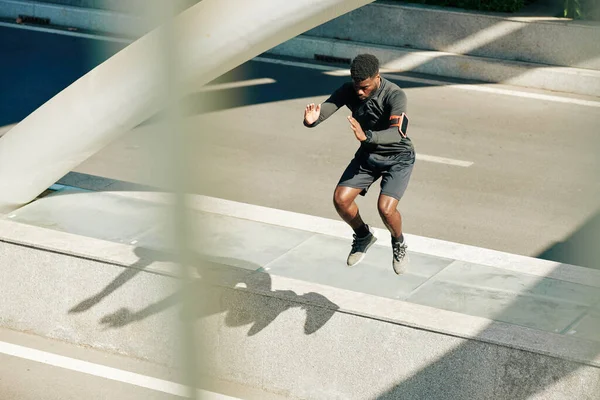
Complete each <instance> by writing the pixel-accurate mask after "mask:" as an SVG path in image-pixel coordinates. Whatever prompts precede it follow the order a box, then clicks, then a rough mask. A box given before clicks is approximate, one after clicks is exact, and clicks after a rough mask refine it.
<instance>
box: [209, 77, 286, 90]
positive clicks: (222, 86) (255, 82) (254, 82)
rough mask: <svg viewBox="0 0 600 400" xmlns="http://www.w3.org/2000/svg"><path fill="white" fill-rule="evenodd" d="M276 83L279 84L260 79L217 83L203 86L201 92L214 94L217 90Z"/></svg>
mask: <svg viewBox="0 0 600 400" xmlns="http://www.w3.org/2000/svg"><path fill="white" fill-rule="evenodd" d="M275 82H277V81H276V80H275V79H271V78H260V79H249V80H246V81H237V82H227V83H217V84H214V85H206V86H203V87H202V88H201V89H200V92H212V91H215V90H224V89H234V88H239V87H246V86H258V85H268V84H270V83H275Z"/></svg>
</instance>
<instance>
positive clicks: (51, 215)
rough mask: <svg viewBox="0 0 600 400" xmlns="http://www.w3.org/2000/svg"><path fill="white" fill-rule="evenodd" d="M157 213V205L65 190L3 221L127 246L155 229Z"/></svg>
mask: <svg viewBox="0 0 600 400" xmlns="http://www.w3.org/2000/svg"><path fill="white" fill-rule="evenodd" d="M159 213H160V207H159V206H158V205H156V204H153V203H149V202H145V201H142V200H136V199H127V198H123V197H119V196H111V195H109V194H105V193H101V192H88V191H83V190H77V189H72V188H65V189H62V190H59V191H56V192H55V193H53V194H50V195H48V196H46V197H44V198H41V199H39V200H37V201H35V202H33V203H30V204H28V205H26V206H25V207H22V208H20V209H18V210H16V211H14V212H13V213H11V214H9V215H7V216H6V217H5V218H9V219H11V220H13V221H17V222H22V223H26V224H30V225H36V226H40V227H44V228H50V229H54V230H58V231H62V232H69V233H74V234H77V235H82V236H88V237H94V238H97V239H103V240H108V241H113V242H118V243H131V242H132V241H134V240H137V239H138V238H139V237H140V236H141V235H143V234H144V232H147V231H149V230H150V229H153V228H155V227H156V224H157V220H158V216H159V215H160V214H159Z"/></svg>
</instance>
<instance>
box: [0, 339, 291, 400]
mask: <svg viewBox="0 0 600 400" xmlns="http://www.w3.org/2000/svg"><path fill="white" fill-rule="evenodd" d="M182 375H183V374H182V373H181V371H178V370H176V369H173V368H168V367H166V366H162V365H158V364H154V363H150V362H147V361H144V360H138V359H134V358H130V357H125V356H122V355H119V354H114V353H110V352H104V351H98V350H94V349H90V348H84V347H80V346H75V345H73V344H70V343H66V342H61V341H58V340H52V339H48V338H43V337H39V336H36V335H31V334H27V333H22V332H16V331H12V330H9V329H4V328H0V398H1V399H2V400H30V399H31V400H34V399H35V400H37V399H44V400H80V399H90V400H92V399H93V400H96V399H97V400H100V399H103V400H105V399H119V400H134V399H144V400H178V399H182V398H189V397H188V396H187V394H188V392H187V389H186V387H185V386H183V385H182V384H181V382H182ZM198 387H200V389H198V392H197V397H196V398H198V399H202V400H237V399H246V400H282V399H283V397H281V396H279V395H275V394H272V393H266V392H262V391H260V390H258V389H253V388H249V387H244V386H241V385H236V384H232V383H230V382H219V381H215V380H208V379H206V378H204V379H199V380H198Z"/></svg>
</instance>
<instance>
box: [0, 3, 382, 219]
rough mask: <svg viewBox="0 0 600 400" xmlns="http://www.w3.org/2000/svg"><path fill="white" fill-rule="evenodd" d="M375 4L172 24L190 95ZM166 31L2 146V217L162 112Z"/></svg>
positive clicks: (305, 6) (205, 14) (293, 6)
mask: <svg viewBox="0 0 600 400" xmlns="http://www.w3.org/2000/svg"><path fill="white" fill-rule="evenodd" d="M372 1H373V0H252V1H251V2H241V1H239V0H203V1H201V2H200V3H198V4H196V5H195V6H193V7H191V8H189V9H188V10H186V11H185V12H183V13H182V14H181V15H179V16H177V17H176V18H175V19H174V20H173V21H172V22H173V25H172V28H173V31H172V32H171V33H170V34H169V36H170V37H172V38H173V39H174V40H175V43H176V44H177V49H176V52H177V54H178V56H179V58H178V60H177V61H178V67H179V70H178V78H179V79H180V82H179V84H180V88H183V89H182V92H181V93H182V94H185V88H187V87H198V85H203V84H206V83H207V82H210V81H211V80H213V79H215V78H217V77H218V76H220V75H222V74H224V73H225V72H227V71H229V70H231V69H233V68H235V67H236V66H238V65H240V64H242V63H244V62H246V61H248V60H249V59H251V58H252V57H255V56H256V55H258V54H260V53H262V52H264V51H266V50H268V49H270V48H272V47H274V46H276V45H278V44H280V43H282V42H284V41H286V40H288V39H291V38H293V37H295V36H297V35H299V34H301V33H302V32H305V31H307V30H309V29H311V28H313V27H315V26H318V25H320V24H322V23H324V22H326V21H328V20H331V19H333V18H336V17H338V16H340V15H342V14H345V13H347V12H349V11H351V10H353V9H355V8H358V7H361V6H363V5H365V4H368V3H370V2H372ZM242 4H243V5H242ZM163 29H165V27H161V28H157V29H156V30H154V31H152V32H150V33H149V34H147V35H145V36H144V37H142V38H141V39H139V40H137V41H136V42H135V43H133V44H131V45H130V46H128V47H127V48H125V49H123V50H122V51H121V52H119V53H117V54H116V55H115V56H113V57H111V58H110V59H109V60H107V61H106V62H104V63H103V64H101V65H99V66H98V67H96V68H95V69H94V70H92V71H90V72H89V73H88V74H86V75H85V76H83V77H82V78H80V79H79V80H77V81H76V82H74V83H73V84H72V85H71V86H69V87H68V88H66V89H65V90H63V91H62V92H61V93H59V94H58V95H56V96H55V97H54V98H52V99H51V100H50V101H48V102H47V103H46V104H44V105H43V106H41V107H40V108H39V109H37V110H36V111H35V112H33V113H32V114H31V115H29V116H28V117H27V118H26V119H24V120H23V121H22V122H20V123H19V124H18V125H16V126H15V127H14V128H13V129H11V130H10V131H9V132H8V133H7V134H6V135H4V136H3V137H2V138H0V212H8V211H10V210H12V209H15V208H17V207H19V206H20V205H22V204H25V203H27V202H29V201H31V200H33V199H34V198H35V197H36V196H37V195H39V194H40V193H41V192H43V191H44V190H45V189H46V188H48V187H49V186H50V185H52V184H53V183H55V182H56V181H57V180H58V179H60V178H61V177H62V176H64V175H65V174H66V173H67V172H69V171H71V170H72V169H73V168H75V167H76V166H77V165H79V164H80V163H81V162H83V161H84V160H86V159H87V158H88V157H90V156H91V155H92V154H94V153H96V152H97V151H99V150H100V149H101V148H103V147H104V146H106V145H107V144H108V143H110V142H111V141H112V140H114V139H115V138H116V137H118V136H119V135H120V134H123V133H125V132H127V131H129V130H130V129H132V128H133V127H134V126H136V125H137V124H139V123H140V122H142V121H143V120H145V119H146V118H148V117H149V116H151V115H153V114H154V113H156V112H157V111H158V110H159V109H160V107H161V104H162V101H161V98H160V95H159V93H161V90H160V89H161V85H163V81H162V80H161V79H160V77H162V76H164V73H163V72H164V71H161V69H162V68H164V67H163V65H164V64H165V63H163V62H162V61H161V54H162V50H163V46H164V42H162V40H164V36H163V35H162V33H164V31H163Z"/></svg>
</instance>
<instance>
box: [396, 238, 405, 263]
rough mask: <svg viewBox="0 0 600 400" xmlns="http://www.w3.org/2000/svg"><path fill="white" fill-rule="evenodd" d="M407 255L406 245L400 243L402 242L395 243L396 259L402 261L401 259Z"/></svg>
mask: <svg viewBox="0 0 600 400" xmlns="http://www.w3.org/2000/svg"><path fill="white" fill-rule="evenodd" d="M405 255H406V246H404V245H403V244H400V242H398V243H394V258H395V259H396V260H398V261H400V260H401V259H403V258H404V256H405Z"/></svg>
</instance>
